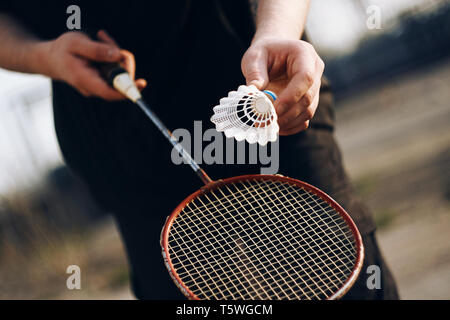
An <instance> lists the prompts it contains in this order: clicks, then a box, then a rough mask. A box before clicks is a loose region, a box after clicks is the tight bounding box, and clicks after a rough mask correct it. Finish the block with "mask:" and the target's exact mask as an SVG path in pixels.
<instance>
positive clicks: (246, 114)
mask: <svg viewBox="0 0 450 320" xmlns="http://www.w3.org/2000/svg"><path fill="white" fill-rule="evenodd" d="M269 97H270V98H269ZM271 99H273V100H275V99H276V96H275V94H274V93H273V92H271V91H267V90H266V91H260V90H258V89H257V88H256V87H255V86H253V85H251V86H240V87H239V88H238V90H237V91H231V92H230V93H228V97H225V98H222V99H220V104H219V105H217V106H215V107H214V108H213V110H214V115H213V116H212V117H211V121H212V122H213V123H214V124H215V125H216V130H217V131H219V132H224V133H225V136H226V137H227V138H231V137H234V138H235V139H236V140H237V141H242V140H247V142H248V143H256V142H258V143H259V144H260V145H263V146H264V145H266V144H267V142H269V141H270V142H273V141H276V140H277V138H278V131H279V127H278V123H277V114H276V112H275V108H274V106H273V103H272V101H271Z"/></svg>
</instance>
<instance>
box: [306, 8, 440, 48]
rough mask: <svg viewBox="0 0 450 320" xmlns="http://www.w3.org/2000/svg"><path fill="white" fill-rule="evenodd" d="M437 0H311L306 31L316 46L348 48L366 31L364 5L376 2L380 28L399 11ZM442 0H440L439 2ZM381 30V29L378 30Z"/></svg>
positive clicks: (366, 15) (367, 30) (366, 16)
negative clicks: (379, 16)
mask: <svg viewBox="0 0 450 320" xmlns="http://www.w3.org/2000/svg"><path fill="white" fill-rule="evenodd" d="M434 2H440V1H436V0H311V8H310V14H309V18H308V23H307V31H308V34H309V35H310V37H311V39H312V40H313V42H314V44H315V45H316V46H317V47H318V48H319V49H328V50H330V49H331V50H333V51H347V50H351V49H352V47H353V46H354V45H355V44H356V43H357V41H358V40H359V38H360V37H361V36H362V35H363V34H364V33H367V32H380V31H379V30H369V29H368V28H367V26H366V21H367V18H368V17H369V15H368V14H367V13H366V12H365V8H367V7H368V6H370V5H376V6H378V7H379V8H380V12H381V20H382V22H381V27H382V28H383V26H384V25H386V23H387V22H388V21H389V20H390V19H392V18H393V17H395V16H396V15H398V14H399V13H400V12H401V11H403V10H405V9H407V8H412V7H414V6H417V5H423V4H427V3H429V4H431V3H434ZM441 2H442V1H441ZM381 31H382V30H381Z"/></svg>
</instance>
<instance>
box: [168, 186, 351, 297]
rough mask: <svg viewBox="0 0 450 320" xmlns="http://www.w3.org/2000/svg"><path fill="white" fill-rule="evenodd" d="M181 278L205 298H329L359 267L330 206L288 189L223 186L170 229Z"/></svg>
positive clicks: (185, 211) (193, 203) (341, 222)
mask: <svg viewBox="0 0 450 320" xmlns="http://www.w3.org/2000/svg"><path fill="white" fill-rule="evenodd" d="M169 253H170V257H171V260H172V263H173V265H174V268H175V270H176V272H177V274H178V276H179V277H180V278H181V279H182V281H183V282H184V283H185V284H186V285H188V287H189V288H190V290H191V291H192V292H194V293H195V294H196V295H197V296H198V297H199V298H201V299H210V298H213V299H323V298H327V297H329V296H331V295H332V294H333V293H334V292H336V290H337V289H338V288H340V287H341V286H342V285H343V283H344V282H345V280H346V279H347V278H348V276H349V274H350V273H351V271H352V269H353V266H354V264H355V260H356V258H355V257H356V248H355V243H354V239H353V234H352V232H351V230H350V228H349V227H348V225H347V224H346V223H345V221H344V220H343V219H342V218H341V216H340V215H339V214H338V213H337V212H336V211H335V210H334V208H332V207H331V206H330V205H329V204H328V203H326V202H325V201H323V200H322V199H321V198H319V197H317V196H316V195H314V194H311V193H309V192H308V191H306V190H304V189H301V188H299V187H297V186H296V185H290V184H287V183H282V182H274V181H270V180H269V181H266V180H249V181H243V182H239V183H234V184H230V185H224V186H221V187H219V188H218V189H217V190H213V191H211V192H208V193H206V194H204V195H202V196H200V197H198V198H196V199H194V200H193V201H191V202H190V203H189V204H188V205H187V206H186V207H185V208H184V209H183V210H182V212H180V214H179V215H178V217H177V218H176V219H175V221H174V223H173V225H172V227H171V237H170V238H169Z"/></svg>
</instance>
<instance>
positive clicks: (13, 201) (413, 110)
mask: <svg viewBox="0 0 450 320" xmlns="http://www.w3.org/2000/svg"><path fill="white" fill-rule="evenodd" d="M374 6H376V7H374ZM374 8H375V9H374ZM378 9H379V10H380V11H379V12H380V18H381V21H380V22H381V23H380V25H379V28H369V27H368V25H367V21H368V19H370V17H371V16H373V14H374V11H373V10H378ZM369 26H370V25H369ZM307 33H308V35H309V37H310V39H311V41H312V42H313V44H314V45H315V46H316V48H317V50H318V51H319V53H320V54H321V56H322V57H323V58H324V60H325V63H326V71H325V72H326V75H327V76H328V77H329V79H330V80H331V82H332V85H333V88H334V92H335V95H336V116H337V131H336V135H337V138H338V142H339V144H340V146H341V148H342V151H343V154H344V159H345V163H346V167H347V169H348V172H349V173H350V175H351V177H352V179H353V181H354V183H355V185H356V187H357V190H358V192H359V194H360V196H361V197H363V198H364V200H365V201H366V202H367V204H368V205H369V206H370V207H371V209H372V210H373V212H374V214H375V218H376V221H377V226H378V239H379V241H380V246H381V249H382V251H383V253H384V255H385V257H386V259H387V261H388V263H389V265H390V266H391V268H392V271H393V273H394V276H395V278H396V280H397V282H398V286H399V290H400V295H401V298H403V299H450V170H449V169H450V166H449V164H450V148H449V147H450V130H449V129H450V90H449V89H450V41H449V39H450V1H449V0H396V1H391V0H373V1H371V0H339V1H335V0H334V1H333V0H312V5H311V12H310V15H309V19H308V25H307ZM50 90H51V89H50V82H49V80H48V79H46V78H44V77H41V76H35V75H33V76H32V75H24V74H19V73H13V72H9V71H6V70H2V69H0V299H35V298H39V299H48V298H54V299H80V298H87V299H132V298H133V296H132V295H131V293H130V290H129V287H128V285H129V284H128V269H127V262H126V256H125V253H124V249H123V246H122V243H121V240H120V236H119V235H118V233H117V229H116V226H115V225H114V222H113V220H112V219H111V217H110V216H109V215H108V214H107V213H104V212H102V211H100V210H99V209H98V208H97V207H96V205H95V204H94V203H93V201H92V199H91V198H90V197H89V194H88V192H87V191H86V188H85V187H84V185H83V183H82V182H81V181H79V180H78V179H77V178H76V177H74V176H73V175H72V173H71V172H70V171H69V170H68V169H67V168H66V167H65V166H64V163H63V160H62V158H61V155H60V152H59V149H58V146H57V142H56V137H55V133H54V128H53V119H52V110H51V96H50V95H51V91H50ZM73 264H75V265H78V266H80V268H81V270H82V282H81V286H82V290H67V288H66V279H67V277H68V276H69V275H68V274H66V268H67V266H69V265H73Z"/></svg>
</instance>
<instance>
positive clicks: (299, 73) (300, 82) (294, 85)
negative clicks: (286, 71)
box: [275, 63, 316, 116]
mask: <svg viewBox="0 0 450 320" xmlns="http://www.w3.org/2000/svg"><path fill="white" fill-rule="evenodd" d="M294 65H296V66H295V67H294V68H293V70H292V73H293V76H292V78H291V80H290V81H289V84H288V85H287V87H286V89H284V90H283V91H282V92H281V94H280V96H279V97H278V99H277V101H276V104H275V109H276V111H277V114H278V116H282V115H283V114H284V113H285V112H287V111H288V110H290V109H291V108H292V107H293V106H294V105H295V104H296V103H297V102H299V101H300V99H301V98H302V97H303V96H304V95H305V93H306V92H307V91H308V90H309V88H311V86H312V85H313V84H314V82H315V81H316V79H315V72H314V70H313V69H312V68H311V67H310V66H309V65H305V66H301V65H300V63H294Z"/></svg>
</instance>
